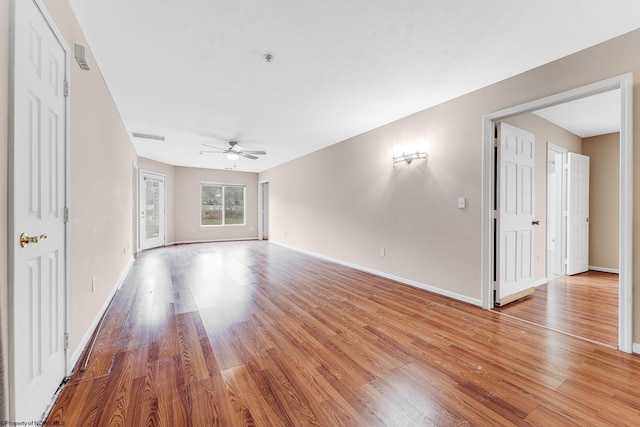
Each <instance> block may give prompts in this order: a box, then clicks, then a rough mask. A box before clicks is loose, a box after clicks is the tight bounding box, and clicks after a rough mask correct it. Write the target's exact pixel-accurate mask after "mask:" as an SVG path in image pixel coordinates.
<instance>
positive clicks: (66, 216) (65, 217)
mask: <svg viewBox="0 0 640 427" xmlns="http://www.w3.org/2000/svg"><path fill="white" fill-rule="evenodd" d="M64 223H65V224H68V223H69V208H67V207H65V208H64Z"/></svg>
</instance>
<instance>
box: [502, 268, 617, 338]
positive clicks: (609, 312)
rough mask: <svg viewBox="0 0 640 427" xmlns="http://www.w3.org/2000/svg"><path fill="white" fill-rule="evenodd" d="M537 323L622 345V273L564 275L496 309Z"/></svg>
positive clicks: (592, 272) (594, 272) (595, 272)
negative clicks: (620, 274)
mask: <svg viewBox="0 0 640 427" xmlns="http://www.w3.org/2000/svg"><path fill="white" fill-rule="evenodd" d="M495 310H496V311H498V312H500V313H505V314H508V315H510V316H513V317H516V318H519V319H523V320H527V321H529V322H532V323H534V324H537V325H542V326H546V327H548V328H552V329H555V330H558V331H562V332H565V333H568V334H572V335H575V336H579V337H584V338H587V339H590V340H593V341H596V342H600V343H603V344H607V345H610V346H617V345H618V275H617V274H613V273H603V272H599V271H588V272H586V273H581V274H576V275H573V276H565V277H560V278H557V279H554V280H551V281H550V282H548V283H547V284H545V285H542V286H539V287H537V288H536V290H535V292H534V293H533V294H532V295H529V296H527V297H525V298H522V299H520V300H518V301H515V302H513V303H511V304H507V305H506V306H504V307H499V308H496V309H495Z"/></svg>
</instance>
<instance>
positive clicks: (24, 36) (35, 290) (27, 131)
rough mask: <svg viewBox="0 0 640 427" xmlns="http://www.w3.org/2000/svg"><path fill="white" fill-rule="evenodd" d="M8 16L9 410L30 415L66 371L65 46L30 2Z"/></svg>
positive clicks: (18, 416) (37, 413)
mask: <svg viewBox="0 0 640 427" xmlns="http://www.w3.org/2000/svg"><path fill="white" fill-rule="evenodd" d="M14 19H15V26H14V31H15V37H14V41H15V42H14V43H15V44H14V46H13V47H12V49H13V52H14V57H15V63H14V66H15V69H14V72H13V82H12V83H13V84H12V88H13V105H12V110H11V111H12V120H11V128H12V133H13V138H12V140H11V144H12V148H13V156H12V158H11V183H10V201H11V205H12V209H11V219H10V236H11V237H10V238H11V244H10V245H9V248H10V254H11V263H10V287H9V297H10V302H9V307H10V312H9V323H10V324H9V339H10V343H11V345H10V348H9V352H10V353H9V354H10V357H9V363H10V369H9V371H10V372H9V374H10V384H11V385H10V411H11V419H12V421H35V420H40V419H41V418H42V415H43V413H44V411H45V410H46V408H47V406H48V405H49V403H50V402H51V399H52V397H53V395H54V394H55V391H56V389H57V388H58V386H59V385H60V383H61V381H62V380H63V378H64V376H65V372H66V353H65V348H64V335H65V330H66V327H65V316H66V311H65V310H66V307H65V290H66V288H65V265H66V260H65V256H66V255H65V254H66V251H65V223H64V198H65V168H66V165H65V150H66V141H65V134H66V129H65V126H66V100H65V96H64V77H65V70H66V50H65V48H64V47H63V46H62V45H61V43H60V42H59V41H58V39H57V37H56V35H55V33H54V32H53V31H52V29H51V27H49V24H48V23H47V21H46V19H45V18H44V17H43V15H42V13H41V12H40V9H39V7H38V5H36V4H35V3H34V1H32V0H25V1H22V0H20V1H16V2H15V16H14ZM23 233H26V235H29V236H31V240H30V241H28V240H27V239H26V236H24V240H25V242H24V243H25V244H21V235H22V234H23Z"/></svg>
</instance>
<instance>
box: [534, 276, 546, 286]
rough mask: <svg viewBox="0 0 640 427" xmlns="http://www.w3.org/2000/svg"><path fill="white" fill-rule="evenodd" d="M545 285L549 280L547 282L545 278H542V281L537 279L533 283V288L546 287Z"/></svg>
mask: <svg viewBox="0 0 640 427" xmlns="http://www.w3.org/2000/svg"><path fill="white" fill-rule="evenodd" d="M547 283H549V280H547V278H546V277H543V278H542V279H538V280H536V281H535V282H534V283H533V286H534V287H536V288H537V287H538V286H542V285H546V284H547Z"/></svg>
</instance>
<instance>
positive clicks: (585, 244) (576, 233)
mask: <svg viewBox="0 0 640 427" xmlns="http://www.w3.org/2000/svg"><path fill="white" fill-rule="evenodd" d="M568 164H569V169H568V184H567V194H568V199H567V211H568V215H567V233H568V235H567V274H569V275H571V274H578V273H583V272H585V271H588V270H589V221H590V219H589V157H588V156H583V155H582V154H576V153H569V155H568Z"/></svg>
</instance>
